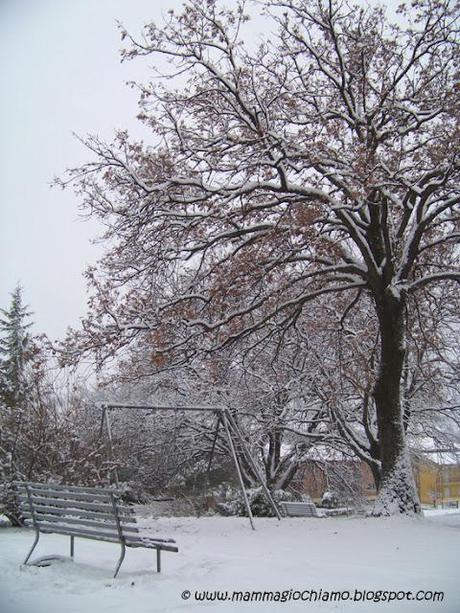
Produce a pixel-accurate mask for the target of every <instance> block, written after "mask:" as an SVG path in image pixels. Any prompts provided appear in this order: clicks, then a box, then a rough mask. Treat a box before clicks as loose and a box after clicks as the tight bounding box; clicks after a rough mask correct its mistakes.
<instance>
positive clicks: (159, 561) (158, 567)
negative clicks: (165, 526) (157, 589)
mask: <svg viewBox="0 0 460 613" xmlns="http://www.w3.org/2000/svg"><path fill="white" fill-rule="evenodd" d="M157 573H161V549H157Z"/></svg>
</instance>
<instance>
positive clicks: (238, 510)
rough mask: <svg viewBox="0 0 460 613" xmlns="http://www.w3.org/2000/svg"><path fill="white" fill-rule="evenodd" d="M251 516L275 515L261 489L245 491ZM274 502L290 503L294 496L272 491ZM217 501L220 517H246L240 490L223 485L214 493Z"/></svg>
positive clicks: (284, 492)
mask: <svg viewBox="0 0 460 613" xmlns="http://www.w3.org/2000/svg"><path fill="white" fill-rule="evenodd" d="M246 494H247V497H248V501H249V504H250V506H251V511H252V514H253V515H254V516H256V517H274V515H275V513H274V511H273V509H272V507H271V506H270V504H269V502H268V500H267V498H266V496H265V494H264V491H263V489H262V488H261V487H257V488H250V489H247V490H246ZM271 495H272V497H273V499H274V501H275V502H276V503H277V504H279V503H280V502H282V501H292V500H294V496H293V495H292V494H291V493H290V492H287V491H285V490H274V491H272V492H271ZM214 496H215V497H216V499H217V500H219V499H220V500H221V502H217V505H216V509H217V511H219V513H221V515H238V516H242V517H247V514H248V513H247V509H246V505H245V501H244V497H243V493H242V492H241V490H240V489H237V488H234V487H232V486H231V485H229V484H223V485H222V486H220V487H219V488H218V489H217V490H215V492H214Z"/></svg>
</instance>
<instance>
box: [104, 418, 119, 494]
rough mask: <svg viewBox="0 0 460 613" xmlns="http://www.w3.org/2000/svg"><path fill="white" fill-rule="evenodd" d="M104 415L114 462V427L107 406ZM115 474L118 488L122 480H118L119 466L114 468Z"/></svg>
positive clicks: (111, 456) (111, 457)
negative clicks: (111, 425)
mask: <svg viewBox="0 0 460 613" xmlns="http://www.w3.org/2000/svg"><path fill="white" fill-rule="evenodd" d="M104 415H105V425H106V426H107V437H108V439H109V455H110V460H111V461H112V462H114V455H113V442H112V429H111V427H110V419H109V412H108V410H107V408H105V409H104ZM110 474H111V473H110V472H109V484H110ZM113 474H114V477H115V485H116V486H117V488H118V487H119V485H120V482H119V480H118V468H117V467H115V468H114V470H113Z"/></svg>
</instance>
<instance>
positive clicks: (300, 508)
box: [279, 502, 319, 517]
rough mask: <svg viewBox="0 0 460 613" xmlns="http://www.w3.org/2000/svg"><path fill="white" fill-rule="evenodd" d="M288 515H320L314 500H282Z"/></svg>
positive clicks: (283, 507) (283, 508) (285, 512)
mask: <svg viewBox="0 0 460 613" xmlns="http://www.w3.org/2000/svg"><path fill="white" fill-rule="evenodd" d="M279 505H280V507H281V509H282V512H283V514H284V515H285V516H286V517H319V515H318V511H317V509H316V507H315V505H314V503H313V502H280V503H279Z"/></svg>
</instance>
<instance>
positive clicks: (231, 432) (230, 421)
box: [100, 403, 281, 530]
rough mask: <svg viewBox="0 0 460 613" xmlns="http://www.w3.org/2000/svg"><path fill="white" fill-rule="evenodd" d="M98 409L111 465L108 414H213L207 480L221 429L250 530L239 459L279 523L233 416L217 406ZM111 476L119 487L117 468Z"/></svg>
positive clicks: (251, 519) (113, 406)
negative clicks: (226, 442)
mask: <svg viewBox="0 0 460 613" xmlns="http://www.w3.org/2000/svg"><path fill="white" fill-rule="evenodd" d="M101 409H102V416H101V428H100V434H101V436H102V433H103V431H104V429H105V431H106V433H107V440H108V451H109V455H110V460H111V461H114V450H113V438H112V428H111V419H110V413H111V412H115V411H117V410H121V409H129V410H130V411H147V412H150V413H153V412H156V411H174V412H176V413H177V412H179V411H184V412H187V411H195V412H208V413H213V414H214V415H215V417H216V425H215V430H214V436H213V442H212V446H211V451H210V454H209V460H208V466H207V470H206V477H207V479H208V478H209V472H210V470H211V464H212V460H213V457H214V452H215V449H216V444H217V438H218V436H219V431H220V429H221V428H223V433H224V435H225V437H226V439H227V441H228V445H229V447H230V451H231V455H232V459H233V463H234V465H235V469H236V473H237V475H238V481H239V483H240V488H241V492H242V494H243V499H244V504H245V507H246V511H247V514H248V518H249V522H250V524H251V528H252V529H253V530H254V529H255V528H254V517H253V515H252V511H251V505H250V504H249V499H248V494H247V491H246V488H245V485H244V481H243V474H242V471H241V461H240V458H244V459H245V460H246V462H247V463H248V465H249V466H250V467H251V469H252V471H253V472H254V475H255V477H256V481H257V482H258V483H259V484H260V486H261V487H262V491H263V493H264V495H265V498H266V499H267V502H268V504H269V505H270V506H271V508H272V509H273V512H274V513H275V516H276V517H277V518H278V519H281V514H280V511H279V509H278V507H277V505H276V503H275V501H274V500H273V497H272V495H271V494H270V490H269V489H268V487H267V484H266V483H265V481H264V478H263V477H262V475H261V472H260V470H259V467H258V466H257V463H256V462H255V460H254V458H253V457H252V456H251V453H250V451H249V449H248V447H247V445H246V442H245V440H244V438H243V436H242V434H241V431H240V429H239V427H238V424H237V422H236V420H235V418H234V417H233V415H232V414H231V412H230V411H229V410H228V409H227V408H225V407H218V406H214V407H209V406H187V405H186V406H164V405H143V404H142V405H138V404H119V403H110V404H109V403H102V404H101ZM113 476H114V481H115V485H116V486H117V487H118V486H119V478H118V469H117V468H116V466H115V468H114V469H113Z"/></svg>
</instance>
